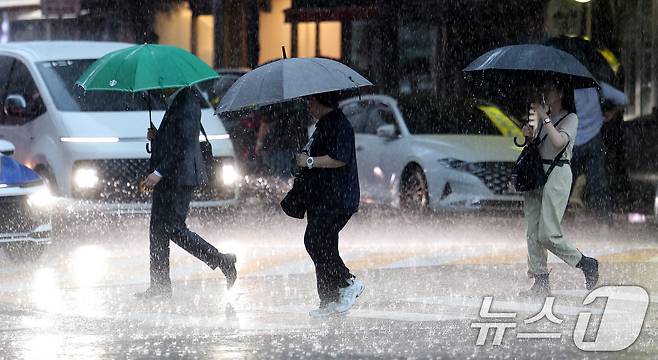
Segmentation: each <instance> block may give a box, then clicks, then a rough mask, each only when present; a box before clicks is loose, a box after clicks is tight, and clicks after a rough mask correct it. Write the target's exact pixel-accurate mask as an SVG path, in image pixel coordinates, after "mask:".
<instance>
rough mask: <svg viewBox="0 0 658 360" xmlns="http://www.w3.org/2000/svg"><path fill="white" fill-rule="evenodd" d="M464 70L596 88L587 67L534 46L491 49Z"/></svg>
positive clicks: (575, 60) (476, 73) (484, 75)
mask: <svg viewBox="0 0 658 360" xmlns="http://www.w3.org/2000/svg"><path fill="white" fill-rule="evenodd" d="M464 71H465V72H467V73H471V74H474V75H478V74H479V75H480V76H482V77H486V76H487V75H489V76H494V77H508V76H513V77H518V78H523V79H526V80H530V79H532V78H538V77H543V78H546V77H557V78H564V79H566V80H568V81H569V82H570V83H571V84H572V86H573V87H574V88H576V89H577V88H587V87H598V86H599V84H598V83H597V82H596V80H594V77H593V76H592V74H591V73H590V72H589V71H588V70H587V68H586V67H585V66H584V65H583V64H581V63H580V62H579V61H578V59H576V58H575V57H573V56H572V55H571V54H569V53H566V52H564V51H562V50H558V49H556V48H553V47H550V46H544V45H537V44H525V45H512V46H505V47H501V48H497V49H494V50H491V51H489V52H487V53H486V54H484V55H482V56H480V57H479V58H477V59H475V61H473V62H472V63H471V64H470V65H468V67H466V68H465V69H464Z"/></svg>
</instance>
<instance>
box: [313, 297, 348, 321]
mask: <svg viewBox="0 0 658 360" xmlns="http://www.w3.org/2000/svg"><path fill="white" fill-rule="evenodd" d="M338 308H339V305H338V303H337V302H335V301H332V302H330V303H329V304H327V305H325V306H321V307H319V308H317V309H315V310H311V311H310V312H309V313H308V314H309V315H310V316H311V317H312V318H315V319H319V318H326V317H331V316H341V315H345V314H346V313H347V312H345V311H339V309H338Z"/></svg>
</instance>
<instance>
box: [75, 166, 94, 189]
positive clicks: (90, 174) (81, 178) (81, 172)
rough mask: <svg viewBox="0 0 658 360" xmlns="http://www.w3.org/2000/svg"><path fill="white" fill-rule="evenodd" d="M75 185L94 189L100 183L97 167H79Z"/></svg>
mask: <svg viewBox="0 0 658 360" xmlns="http://www.w3.org/2000/svg"><path fill="white" fill-rule="evenodd" d="M73 181H75V185H76V186H77V187H78V188H80V189H92V188H95V187H96V185H98V181H99V179H98V172H97V171H96V169H84V168H83V169H78V170H76V172H75V175H74V177H73Z"/></svg>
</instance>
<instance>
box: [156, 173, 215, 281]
mask: <svg viewBox="0 0 658 360" xmlns="http://www.w3.org/2000/svg"><path fill="white" fill-rule="evenodd" d="M193 191H194V188H192V187H187V186H184V187H179V186H173V185H170V184H168V183H166V182H164V180H163V181H162V182H160V183H159V184H158V185H157V186H156V187H155V189H154V190H153V204H152V207H151V223H150V226H149V230H150V242H151V245H150V250H151V286H171V279H170V277H169V241H173V242H174V243H175V244H176V245H178V246H180V247H181V248H183V249H184V250H185V251H187V252H188V253H190V254H192V255H194V256H195V257H196V258H197V259H199V260H201V261H203V262H205V263H206V264H208V266H210V267H211V268H212V269H215V268H217V267H218V266H220V264H221V259H222V258H223V254H221V253H220V252H219V251H218V250H217V249H216V248H215V247H214V246H212V245H210V244H209V243H208V242H206V241H205V240H204V239H203V238H202V237H201V236H199V235H197V234H196V233H194V232H192V231H190V229H188V228H187V225H186V224H185V219H186V218H187V214H188V212H189V210H190V202H191V201H192V192H193Z"/></svg>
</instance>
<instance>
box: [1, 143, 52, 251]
mask: <svg viewBox="0 0 658 360" xmlns="http://www.w3.org/2000/svg"><path fill="white" fill-rule="evenodd" d="M14 150H15V147H14V145H13V144H12V143H10V142H8V141H6V140H0V246H2V248H3V249H4V251H5V253H6V254H7V256H8V257H9V258H10V259H12V260H14V261H19V262H20V261H28V260H35V259H37V258H38V257H39V256H41V254H42V253H43V251H44V249H45V248H46V246H47V245H48V244H50V239H51V230H52V228H51V221H50V213H51V208H52V206H53V204H54V199H53V197H52V196H51V195H50V191H49V189H48V186H47V185H46V184H45V183H44V181H43V180H42V179H41V177H40V176H39V175H38V174H37V173H36V172H34V171H32V170H31V169H29V168H27V167H26V166H24V165H22V164H21V163H19V162H18V161H16V160H14V159H13V158H12V157H11V155H12V154H13V153H14Z"/></svg>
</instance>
